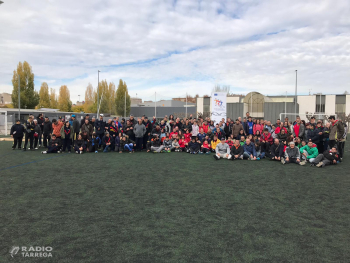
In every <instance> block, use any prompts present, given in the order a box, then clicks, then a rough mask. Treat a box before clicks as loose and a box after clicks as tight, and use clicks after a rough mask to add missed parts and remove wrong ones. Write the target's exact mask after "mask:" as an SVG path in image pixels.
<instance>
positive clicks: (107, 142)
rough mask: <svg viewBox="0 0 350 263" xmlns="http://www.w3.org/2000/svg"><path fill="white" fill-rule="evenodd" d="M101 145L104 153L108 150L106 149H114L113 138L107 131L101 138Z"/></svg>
mask: <svg viewBox="0 0 350 263" xmlns="http://www.w3.org/2000/svg"><path fill="white" fill-rule="evenodd" d="M102 147H103V152H104V153H106V152H108V149H111V151H114V139H113V137H112V136H110V135H109V132H106V133H105V136H103V138H102Z"/></svg>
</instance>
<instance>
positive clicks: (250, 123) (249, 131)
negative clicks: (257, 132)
mask: <svg viewBox="0 0 350 263" xmlns="http://www.w3.org/2000/svg"><path fill="white" fill-rule="evenodd" d="M253 126H254V122H253V121H252V117H250V116H249V118H248V121H247V134H253V133H254V132H253Z"/></svg>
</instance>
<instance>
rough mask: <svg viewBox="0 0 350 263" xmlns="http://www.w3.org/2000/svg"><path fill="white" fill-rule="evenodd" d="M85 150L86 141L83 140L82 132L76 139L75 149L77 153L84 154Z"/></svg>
mask: <svg viewBox="0 0 350 263" xmlns="http://www.w3.org/2000/svg"><path fill="white" fill-rule="evenodd" d="M95 136H96V135H95ZM97 147H98V146H97ZM84 150H85V141H84V140H83V136H82V135H81V133H80V134H79V135H78V137H77V139H76V140H75V141H74V151H75V153H78V154H82V153H83V152H84Z"/></svg>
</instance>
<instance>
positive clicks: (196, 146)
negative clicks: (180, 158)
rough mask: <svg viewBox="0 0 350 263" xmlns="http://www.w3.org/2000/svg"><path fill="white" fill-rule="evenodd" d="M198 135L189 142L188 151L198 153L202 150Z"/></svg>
mask: <svg viewBox="0 0 350 263" xmlns="http://www.w3.org/2000/svg"><path fill="white" fill-rule="evenodd" d="M196 138H197V137H196V136H193V137H192V140H191V141H190V142H189V143H188V150H187V152H188V153H190V154H197V153H198V152H199V151H200V150H201V145H200V143H198V142H197V141H196Z"/></svg>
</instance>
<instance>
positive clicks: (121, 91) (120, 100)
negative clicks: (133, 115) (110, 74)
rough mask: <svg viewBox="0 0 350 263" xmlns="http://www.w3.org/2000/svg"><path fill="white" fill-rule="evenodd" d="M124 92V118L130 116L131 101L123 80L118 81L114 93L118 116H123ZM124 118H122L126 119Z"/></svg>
mask: <svg viewBox="0 0 350 263" xmlns="http://www.w3.org/2000/svg"><path fill="white" fill-rule="evenodd" d="M125 92H126V116H128V115H129V114H130V105H131V99H130V95H129V93H128V87H127V85H126V83H125V82H123V80H119V85H118V89H117V92H116V98H115V104H116V112H117V115H119V116H124V115H125V113H124V112H125ZM126 116H124V117H126Z"/></svg>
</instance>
